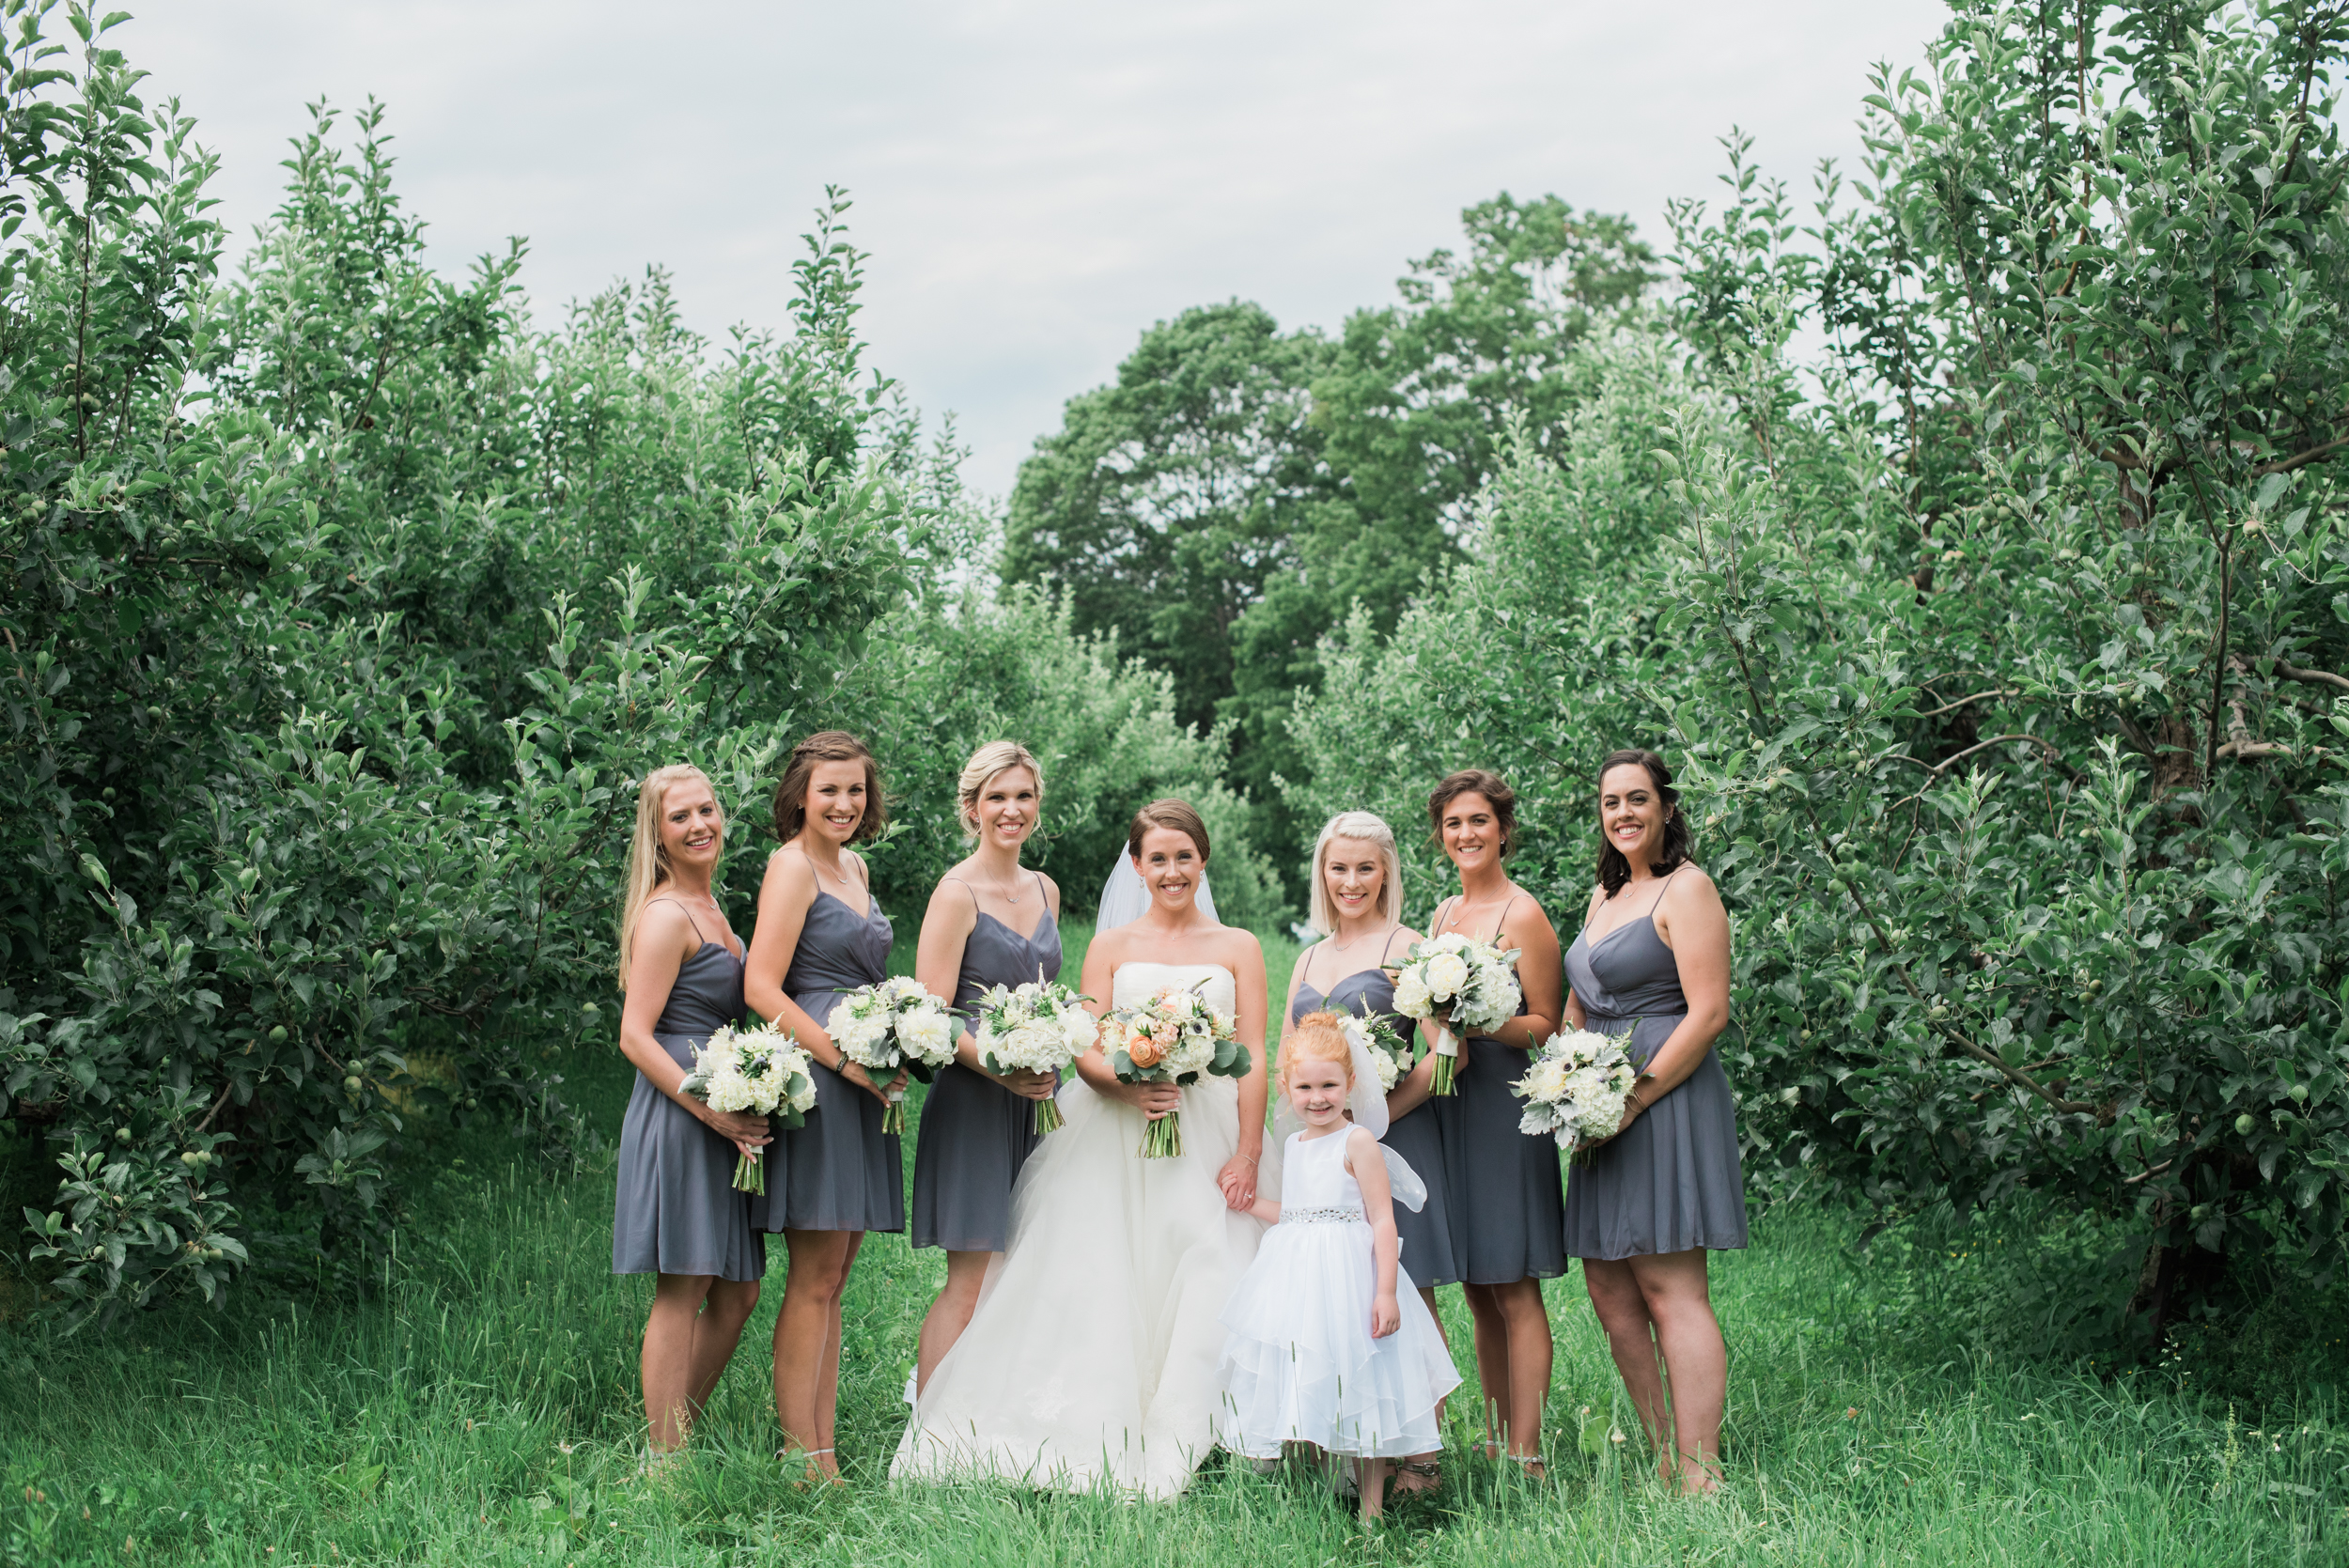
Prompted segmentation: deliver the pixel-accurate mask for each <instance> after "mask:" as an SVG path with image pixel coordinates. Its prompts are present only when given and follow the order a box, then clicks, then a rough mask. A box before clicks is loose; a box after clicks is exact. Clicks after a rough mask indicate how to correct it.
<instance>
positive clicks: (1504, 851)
mask: <svg viewBox="0 0 2349 1568" xmlns="http://www.w3.org/2000/svg"><path fill="white" fill-rule="evenodd" d="M1463 795H1482V796H1483V797H1484V798H1485V799H1486V800H1488V801H1490V802H1491V803H1492V808H1493V820H1494V821H1495V822H1497V823H1499V824H1500V825H1501V859H1502V860H1504V861H1505V860H1507V859H1508V858H1509V857H1510V856H1511V855H1514V854H1516V853H1517V791H1516V790H1514V789H1511V788H1510V787H1509V785H1508V782H1507V781H1506V780H1504V779H1502V778H1501V775H1500V774H1498V773H1494V772H1490V771H1488V770H1486V768H1461V769H1460V770H1459V771H1458V772H1457V773H1455V774H1453V775H1451V776H1450V777H1449V778H1447V779H1445V780H1444V782H1443V783H1441V784H1438V785H1437V786H1436V792H1435V793H1434V794H1433V795H1430V796H1429V797H1427V828H1428V832H1429V834H1430V836H1432V837H1433V838H1434V839H1435V841H1436V843H1437V844H1438V845H1439V846H1440V845H1441V844H1442V843H1443V814H1444V810H1445V808H1446V807H1448V806H1450V805H1451V804H1452V802H1453V801H1455V800H1458V799H1459V798H1460V797H1461V796H1463Z"/></svg>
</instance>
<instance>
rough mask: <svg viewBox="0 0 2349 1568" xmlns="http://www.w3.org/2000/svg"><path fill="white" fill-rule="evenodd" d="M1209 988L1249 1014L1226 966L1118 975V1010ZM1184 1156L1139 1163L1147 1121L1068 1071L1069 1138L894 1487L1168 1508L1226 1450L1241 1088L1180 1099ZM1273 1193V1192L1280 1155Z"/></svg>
mask: <svg viewBox="0 0 2349 1568" xmlns="http://www.w3.org/2000/svg"><path fill="white" fill-rule="evenodd" d="M1203 980H1204V981H1205V982H1206V990H1205V995H1206V998H1207V1000H1208V1001H1209V1002H1210V1003H1211V1004H1212V1005H1214V1006H1215V1007H1217V1008H1218V1009H1220V1010H1221V1011H1223V1012H1226V1013H1229V1012H1234V1011H1236V1010H1237V1005H1236V997H1235V985H1234V982H1233V978H1232V973H1231V971H1230V970H1226V969H1224V968H1222V967H1221V966H1220V965H1211V964H1150V963H1132V964H1123V965H1120V966H1119V967H1118V970H1117V974H1116V977H1115V979H1114V980H1113V982H1112V993H1111V1004H1112V1006H1117V1007H1126V1006H1130V1005H1132V1004H1134V1003H1136V1002H1139V1001H1143V999H1145V998H1146V997H1148V996H1149V994H1150V993H1151V992H1153V991H1156V990H1158V989H1159V988H1160V987H1162V986H1169V985H1177V986H1190V985H1197V984H1199V983H1200V982H1202V981H1203ZM1182 1096H1183V1103H1182V1111H1181V1114H1182V1135H1183V1153H1182V1155H1181V1156H1180V1157H1175V1158H1171V1159H1144V1158H1143V1157H1142V1156H1141V1153H1140V1150H1141V1148H1142V1138H1143V1129H1144V1128H1145V1127H1146V1126H1147V1125H1148V1124H1147V1120H1146V1118H1144V1117H1143V1114H1142V1112H1141V1111H1139V1110H1134V1109H1133V1108H1132V1107H1131V1106H1129V1105H1127V1104H1126V1103H1125V1102H1124V1101H1122V1100H1112V1099H1106V1098H1104V1097H1102V1096H1101V1095H1099V1094H1096V1093H1095V1092H1094V1091H1093V1089H1092V1088H1091V1087H1090V1086H1089V1085H1087V1084H1086V1083H1085V1082H1084V1081H1083V1080H1082V1079H1076V1078H1073V1077H1072V1078H1071V1079H1070V1081H1069V1082H1068V1084H1067V1086H1066V1087H1065V1088H1064V1089H1062V1091H1061V1094H1060V1107H1061V1113H1062V1115H1063V1116H1064V1117H1066V1123H1065V1125H1064V1126H1062V1127H1061V1128H1060V1129H1059V1130H1058V1131H1057V1132H1053V1133H1050V1134H1049V1135H1048V1136H1047V1137H1046V1138H1045V1140H1044V1142H1043V1144H1042V1146H1041V1147H1039V1148H1038V1149H1037V1150H1036V1151H1035V1153H1034V1155H1032V1156H1030V1157H1029V1158H1028V1162H1027V1165H1026V1166H1025V1167H1024V1168H1023V1169H1022V1170H1021V1172H1019V1183H1018V1185H1017V1186H1016V1187H1014V1188H1013V1189H1012V1200H1011V1239H1010V1243H1009V1245H1008V1246H1007V1247H1006V1248H1005V1250H1004V1251H1003V1254H1002V1255H1001V1256H999V1257H998V1258H996V1259H995V1261H994V1262H993V1263H992V1264H990V1265H988V1271H987V1279H986V1281H985V1282H984V1283H983V1284H982V1285H981V1286H980V1288H979V1301H978V1306H977V1308H976V1309H975V1310H974V1311H973V1312H972V1317H971V1326H970V1327H968V1328H966V1329H965V1330H963V1334H962V1337H961V1338H960V1339H959V1340H957V1341H956V1342H955V1347H954V1348H953V1349H952V1350H950V1351H948V1352H947V1353H946V1356H945V1358H944V1359H942V1360H941V1361H940V1362H939V1363H938V1366H937V1368H936V1370H934V1371H933V1372H932V1373H931V1374H930V1381H929V1387H928V1388H927V1389H925V1390H924V1391H923V1394H922V1398H921V1401H920V1403H919V1404H918V1405H916V1406H915V1408H914V1411H913V1417H912V1420H911V1421H909V1422H908V1423H907V1425H906V1431H905V1436H903V1438H901V1439H900V1440H899V1442H898V1444H897V1456H896V1459H895V1461H894V1463H893V1464H892V1465H891V1466H890V1471H889V1473H890V1476H891V1478H892V1479H893V1480H900V1481H904V1480H919V1481H950V1480H956V1479H960V1478H965V1477H969V1476H972V1475H991V1476H996V1477H1000V1478H1003V1479H1005V1480H1011V1481H1017V1482H1019V1483H1024V1484H1028V1485H1034V1486H1045V1487H1050V1488H1053V1489H1055V1490H1060V1491H1072V1492H1081V1491H1091V1490H1094V1489H1095V1488H1102V1489H1105V1490H1112V1491H1115V1492H1117V1493H1119V1494H1122V1495H1125V1496H1128V1497H1136V1496H1138V1497H1143V1498H1173V1497H1175V1496H1178V1495H1179V1494H1180V1493H1181V1492H1182V1490H1183V1489H1184V1488H1185V1487H1186V1486H1188V1485H1189V1484H1190V1474H1191V1471H1192V1470H1193V1469H1195V1468H1196V1467H1198V1465H1199V1463H1200V1462H1201V1461H1202V1460H1204V1459H1205V1458H1206V1456H1207V1454H1208V1452H1209V1451H1210V1450H1211V1449H1212V1448H1213V1447H1214V1446H1215V1437H1214V1433H1213V1431H1212V1426H1211V1422H1212V1420H1213V1417H1214V1414H1215V1410H1216V1406H1217V1401H1218V1400H1219V1398H1220V1397H1221V1396H1220V1394H1219V1392H1218V1387H1217V1380H1216V1368H1217V1363H1218V1361H1219V1360H1220V1359H1221V1356H1222V1352H1223V1338H1224V1330H1223V1325H1222V1323H1221V1314H1222V1312H1223V1307H1224V1302H1225V1299H1226V1297H1228V1296H1230V1295H1231V1292H1232V1287H1233V1286H1234V1285H1235V1284H1236V1283H1237V1281H1238V1280H1239V1277H1240V1276H1241V1275H1242V1274H1243V1273H1245V1272H1246V1271H1247V1268H1248V1265H1249V1263H1250V1262H1251V1260H1252V1259H1253V1258H1254V1257H1255V1253H1256V1243H1257V1240H1258V1238H1259V1237H1260V1236H1261V1235H1262V1234H1264V1227H1263V1226H1262V1225H1261V1224H1259V1223H1258V1222H1257V1221H1256V1220H1255V1219H1253V1218H1252V1217H1251V1216H1249V1215H1247V1214H1241V1213H1235V1212H1234V1211H1233V1210H1231V1209H1230V1208H1228V1207H1227V1206H1225V1204H1224V1202H1223V1194H1222V1192H1221V1190H1220V1189H1219V1188H1217V1187H1216V1175H1217V1173H1218V1172H1220V1171H1221V1170H1222V1168H1223V1165H1224V1162H1225V1161H1226V1160H1228V1159H1230V1158H1231V1157H1232V1155H1233V1154H1234V1152H1235V1151H1236V1150H1237V1148H1238V1143H1239V1110H1238V1108H1239V1086H1238V1082H1237V1079H1228V1078H1208V1079H1202V1080H1201V1081H1200V1082H1199V1083H1197V1084H1194V1085H1193V1086H1191V1087H1190V1088H1188V1089H1185V1090H1184V1091H1182ZM1263 1158H1264V1168H1263V1170H1262V1171H1261V1172H1260V1173H1259V1175H1258V1186H1259V1189H1260V1190H1261V1191H1262V1192H1263V1193H1264V1195H1265V1196H1267V1197H1278V1196H1279V1193H1280V1172H1279V1171H1278V1169H1277V1164H1276V1162H1277V1160H1278V1159H1279V1154H1278V1152H1277V1151H1276V1150H1275V1149H1274V1148H1273V1147H1272V1145H1271V1144H1270V1143H1268V1144H1267V1145H1266V1147H1265V1150H1264V1155H1263Z"/></svg>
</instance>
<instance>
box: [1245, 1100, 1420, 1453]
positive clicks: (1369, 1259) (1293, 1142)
mask: <svg viewBox="0 0 2349 1568" xmlns="http://www.w3.org/2000/svg"><path fill="white" fill-rule="evenodd" d="M1353 1130H1354V1129H1352V1128H1350V1127H1348V1128H1340V1129H1338V1130H1336V1131H1333V1132H1330V1133H1328V1134H1326V1135H1324V1136H1322V1137H1319V1138H1308V1137H1306V1136H1305V1135H1304V1134H1303V1133H1299V1134H1297V1135H1296V1136H1294V1137H1292V1138H1290V1139H1289V1141H1288V1143H1287V1146H1286V1148H1285V1149H1284V1150H1283V1154H1282V1177H1281V1180H1282V1196H1281V1222H1280V1223H1279V1224H1277V1225H1275V1226H1273V1227H1272V1229H1270V1230H1269V1231H1268V1232H1266V1233H1265V1237H1264V1240H1263V1242H1262V1243H1261V1244H1260V1245H1259V1246H1258V1248H1257V1250H1256V1259H1255V1262H1254V1263H1252V1264H1251V1265H1249V1268H1248V1272H1247V1273H1246V1274H1245V1275H1243V1276H1241V1278H1240V1281H1239V1283H1238V1285H1237V1287H1235V1288H1234V1290H1233V1292H1232V1296H1231V1300H1230V1301H1229V1302H1228V1303H1227V1304H1226V1305H1225V1306H1224V1309H1223V1327H1224V1331H1225V1335H1226V1338H1225V1340H1224V1344H1223V1359H1222V1363H1221V1367H1220V1368H1219V1375H1220V1377H1221V1383H1222V1389H1223V1397H1222V1400H1221V1405H1220V1407H1219V1408H1218V1410H1217V1412H1216V1420H1215V1436H1216V1440H1217V1442H1219V1443H1221V1445H1222V1446H1223V1447H1224V1448H1226V1449H1229V1450H1231V1451H1232V1452H1235V1453H1240V1454H1245V1455H1247V1456H1248V1457H1250V1458H1252V1459H1273V1458H1278V1457H1279V1456H1280V1452H1281V1445H1282V1444H1283V1443H1313V1444H1316V1445H1318V1446H1319V1447H1320V1448H1322V1449H1324V1450H1326V1451H1327V1452H1330V1453H1343V1454H1349V1455H1352V1456H1354V1457H1357V1458H1362V1459H1400V1458H1403V1457H1405V1456H1407V1455H1409V1454H1414V1453H1429V1452H1434V1451H1435V1450H1437V1449H1439V1448H1441V1447H1442V1446H1443V1440H1442V1435H1441V1433H1440V1432H1439V1430H1438V1427H1437V1424H1436V1405H1437V1402H1438V1401H1439V1400H1440V1399H1442V1398H1443V1396H1444V1395H1446V1394H1448V1393H1450V1392H1451V1391H1452V1390H1453V1389H1455V1388H1457V1387H1459V1383H1460V1374H1458V1372H1456V1371H1455V1370H1454V1368H1453V1365H1452V1356H1451V1353H1450V1352H1448V1351H1447V1350H1445V1348H1444V1343H1443V1336H1442V1335H1441V1334H1440V1333H1439V1332H1438V1330H1437V1328H1436V1320H1435V1318H1434V1317H1433V1316H1431V1315H1430V1314H1429V1312H1428V1311H1427V1306H1426V1303H1425V1302H1423V1301H1422V1300H1421V1299H1420V1297H1419V1292H1418V1291H1417V1290H1416V1289H1414V1288H1413V1287H1412V1284H1411V1281H1410V1276H1409V1275H1408V1273H1407V1272H1405V1271H1404V1269H1403V1268H1402V1267H1401V1266H1400V1265H1398V1266H1397V1267H1396V1269H1395V1281H1394V1296H1395V1301H1396V1304H1397V1305H1398V1306H1399V1307H1401V1309H1402V1312H1403V1327H1402V1328H1401V1329H1400V1330H1399V1331H1397V1332H1395V1333H1392V1334H1390V1335H1388V1336H1387V1337H1386V1338H1385V1339H1373V1338H1371V1334H1370V1313H1371V1305H1372V1301H1373V1298H1374V1297H1375V1296H1376V1295H1377V1288H1378V1265H1377V1258H1376V1256H1375V1255H1374V1254H1373V1252H1372V1250H1371V1233H1370V1221H1369V1220H1368V1219H1366V1218H1365V1217H1364V1215H1363V1213H1362V1189H1361V1186H1360V1185H1358V1184H1357V1183H1356V1182H1355V1180H1354V1178H1353V1177H1352V1176H1350V1175H1348V1174H1347V1173H1346V1141H1347V1139H1348V1137H1349V1136H1350V1134H1351V1132H1352V1131H1353Z"/></svg>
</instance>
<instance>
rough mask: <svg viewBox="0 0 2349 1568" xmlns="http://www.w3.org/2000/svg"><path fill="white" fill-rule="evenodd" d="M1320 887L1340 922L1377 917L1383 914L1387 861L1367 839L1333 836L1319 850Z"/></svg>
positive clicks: (1349, 922)
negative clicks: (1382, 903)
mask: <svg viewBox="0 0 2349 1568" xmlns="http://www.w3.org/2000/svg"><path fill="white" fill-rule="evenodd" d="M1321 887H1322V891H1323V892H1324V893H1327V894H1328V895H1329V899H1330V911H1331V912H1332V913H1333V914H1335V915H1336V916H1337V918H1338V924H1341V925H1344V924H1351V923H1353V922H1355V921H1359V920H1377V919H1378V918H1380V917H1382V916H1383V915H1384V914H1385V913H1386V911H1385V910H1384V909H1383V908H1380V902H1381V900H1380V895H1381V894H1382V893H1385V892H1386V887H1387V862H1386V861H1385V860H1384V859H1383V858H1382V857H1381V856H1380V855H1379V853H1378V846H1377V845H1375V844H1373V843H1371V842H1370V841H1369V840H1368V839H1360V838H1333V839H1331V840H1330V842H1329V844H1328V846H1325V847H1324V848H1323V850H1322V851H1321Z"/></svg>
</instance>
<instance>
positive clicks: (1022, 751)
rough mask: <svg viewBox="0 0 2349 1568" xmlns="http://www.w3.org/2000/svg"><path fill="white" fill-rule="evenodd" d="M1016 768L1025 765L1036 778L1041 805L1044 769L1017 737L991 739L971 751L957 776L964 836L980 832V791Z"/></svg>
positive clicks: (957, 799) (958, 811)
mask: <svg viewBox="0 0 2349 1568" xmlns="http://www.w3.org/2000/svg"><path fill="white" fill-rule="evenodd" d="M1013 768H1026V769H1027V770H1028V773H1029V776H1030V777H1032V778H1034V780H1035V803H1036V806H1037V808H1038V809H1039V810H1041V809H1042V807H1043V805H1044V769H1043V768H1042V767H1041V766H1040V765H1039V764H1038V763H1037V762H1036V760H1035V753H1034V752H1031V751H1029V750H1028V749H1027V748H1026V747H1025V746H1022V745H1021V744H1019V741H1017V740H990V741H988V743H987V744H986V745H984V746H982V747H980V748H979V749H978V750H977V751H975V752H973V753H971V760H970V761H969V762H966V763H964V764H963V765H962V774H961V776H960V777H959V778H957V779H956V780H955V809H956V815H958V816H960V817H961V819H962V836H963V837H965V838H976V837H978V836H979V792H980V791H981V790H983V789H985V788H986V787H987V786H988V784H993V783H994V782H995V780H996V779H997V778H998V777H999V776H1000V775H1002V774H1004V773H1008V772H1010V771H1011V770H1012V769H1013Z"/></svg>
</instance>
